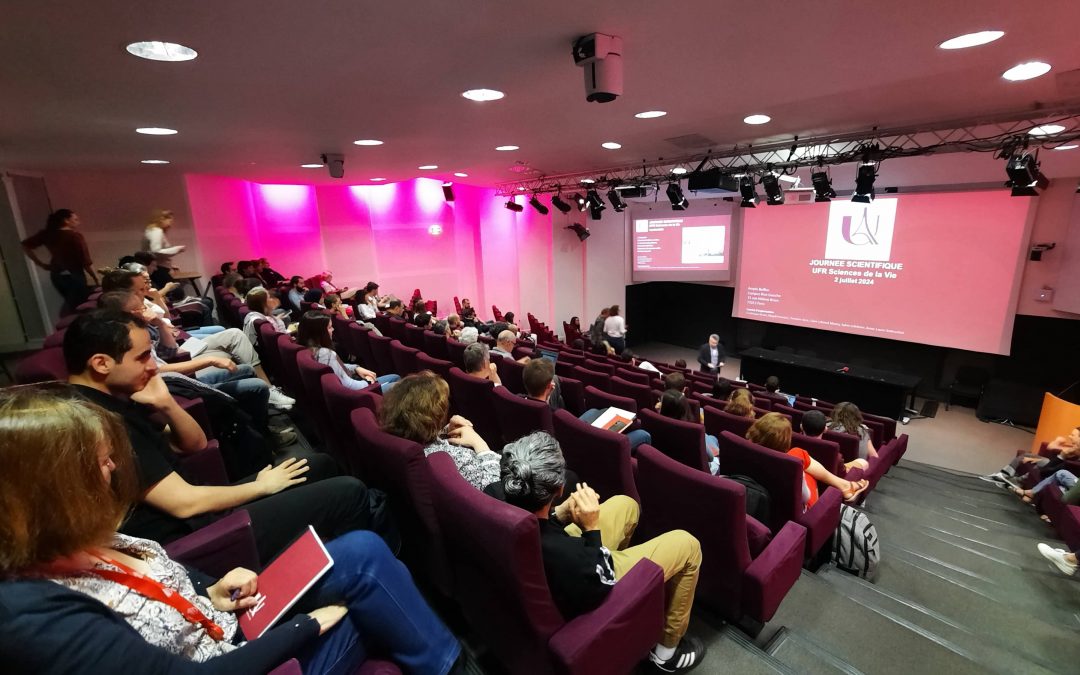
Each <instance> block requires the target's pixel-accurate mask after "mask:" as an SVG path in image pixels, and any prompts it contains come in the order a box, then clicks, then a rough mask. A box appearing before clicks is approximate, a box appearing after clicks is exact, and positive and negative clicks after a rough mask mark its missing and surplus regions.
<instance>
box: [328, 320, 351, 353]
mask: <svg viewBox="0 0 1080 675" xmlns="http://www.w3.org/2000/svg"><path fill="white" fill-rule="evenodd" d="M330 323H331V324H332V325H333V326H334V343H335V344H336V345H337V346H338V348H339V349H340V351H341V353H344V354H345V356H346V357H352V358H354V359H355V358H357V354H356V344H355V343H354V342H353V333H352V331H351V330H349V326H353V325H355V324H356V322H355V321H353V320H352V319H345V318H343V317H342V316H341V315H340V314H337V313H333V314H331V315H330Z"/></svg>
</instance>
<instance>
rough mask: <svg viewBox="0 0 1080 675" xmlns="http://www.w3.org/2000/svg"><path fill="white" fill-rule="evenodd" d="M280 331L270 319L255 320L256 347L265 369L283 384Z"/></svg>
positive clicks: (276, 381)
mask: <svg viewBox="0 0 1080 675" xmlns="http://www.w3.org/2000/svg"><path fill="white" fill-rule="evenodd" d="M279 335H281V333H278V332H277V331H276V330H274V327H273V325H271V323H270V322H269V321H265V320H263V319H256V320H255V347H256V349H257V350H258V352H259V359H260V361H262V367H263V370H265V371H266V376H267V377H269V378H270V379H271V381H273V382H275V383H278V384H281V383H282V382H283V379H282V378H283V376H282V373H281V371H282V368H283V366H282V365H281V353H280V352H279V351H278V348H277V340H278V336H279Z"/></svg>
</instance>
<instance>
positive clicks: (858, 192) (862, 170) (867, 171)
mask: <svg viewBox="0 0 1080 675" xmlns="http://www.w3.org/2000/svg"><path fill="white" fill-rule="evenodd" d="M876 179H877V166H875V164H874V163H873V162H863V163H862V164H860V165H859V172H858V173H857V174H856V175H855V192H854V193H853V194H852V195H851V201H853V202H858V203H859V204H869V203H870V201H871V200H873V198H874V180H876Z"/></svg>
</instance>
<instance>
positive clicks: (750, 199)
mask: <svg viewBox="0 0 1080 675" xmlns="http://www.w3.org/2000/svg"><path fill="white" fill-rule="evenodd" d="M739 194H741V195H742V201H741V202H739V206H741V207H742V208H744V209H753V208H757V201H758V194H757V190H756V189H755V188H754V177H753V176H751V175H750V174H748V173H746V174H743V175H742V177H740V178H739Z"/></svg>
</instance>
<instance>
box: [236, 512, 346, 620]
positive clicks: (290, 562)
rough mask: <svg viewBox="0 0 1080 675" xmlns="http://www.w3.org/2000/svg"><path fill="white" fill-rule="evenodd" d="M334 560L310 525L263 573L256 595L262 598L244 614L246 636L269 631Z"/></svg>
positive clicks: (260, 576) (241, 618)
mask: <svg viewBox="0 0 1080 675" xmlns="http://www.w3.org/2000/svg"><path fill="white" fill-rule="evenodd" d="M333 564H334V561H333V559H332V558H331V557H330V554H329V553H328V552H327V550H326V547H325V546H323V543H322V540H321V539H319V535H317V534H315V528H313V527H311V526H310V525H308V529H307V532H305V533H304V534H302V535H301V536H300V538H299V539H297V540H296V541H294V542H293V543H292V544H291V545H290V546H289V548H287V549H285V550H284V551H282V552H281V553H280V554H279V555H278V557H276V558H274V561H273V562H271V563H270V564H269V565H267V566H266V569H264V570H263V572H262V574H260V575H259V590H258V593H257V594H256V595H255V599H256V600H257V601H258V602H257V603H256V605H255V606H254V607H251V608H250V609H248V610H247V611H245V612H244V613H243V614H241V615H240V629H241V630H243V631H244V637H246V638H247V639H248V640H254V639H255V638H257V637H259V636H260V635H262V634H263V633H265V632H266V631H267V629H269V628H270V627H271V626H273V625H274V624H275V623H277V622H278V620H279V619H280V618H281V617H282V616H284V614H285V612H287V611H289V608H290V607H292V606H293V605H295V604H296V601H297V600H299V599H300V597H301V596H302V595H304V593H307V591H308V589H309V588H311V587H312V585H314V584H315V582H316V581H318V580H319V579H320V578H321V577H322V576H323V575H324V574H326V573H327V571H329V569H330V568H331V567H332V566H333Z"/></svg>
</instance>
